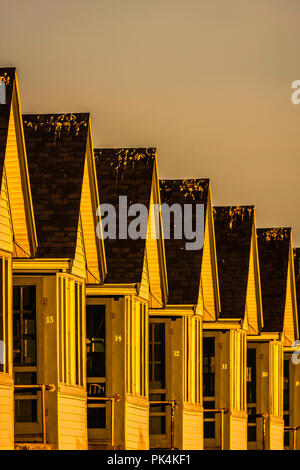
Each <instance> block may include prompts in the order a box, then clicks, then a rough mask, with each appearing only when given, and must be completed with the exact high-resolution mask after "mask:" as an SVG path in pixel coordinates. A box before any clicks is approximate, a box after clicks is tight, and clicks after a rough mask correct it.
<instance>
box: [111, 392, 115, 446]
mask: <svg viewBox="0 0 300 470" xmlns="http://www.w3.org/2000/svg"><path fill="white" fill-rule="evenodd" d="M114 445H115V399H114V398H112V399H111V446H112V447H114Z"/></svg>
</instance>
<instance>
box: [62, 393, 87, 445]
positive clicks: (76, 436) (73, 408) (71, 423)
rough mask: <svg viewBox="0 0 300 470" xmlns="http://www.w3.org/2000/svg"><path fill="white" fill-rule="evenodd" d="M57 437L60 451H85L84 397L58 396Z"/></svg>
mask: <svg viewBox="0 0 300 470" xmlns="http://www.w3.org/2000/svg"><path fill="white" fill-rule="evenodd" d="M58 436H59V437H58V439H59V442H58V447H59V449H61V450H80V449H83V450H84V449H87V406H86V398H85V397H78V396H72V395H65V394H61V393H59V394H58Z"/></svg>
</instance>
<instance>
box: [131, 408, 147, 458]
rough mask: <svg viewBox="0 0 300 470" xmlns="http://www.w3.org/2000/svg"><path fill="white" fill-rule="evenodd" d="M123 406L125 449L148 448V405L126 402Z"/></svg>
mask: <svg viewBox="0 0 300 470" xmlns="http://www.w3.org/2000/svg"><path fill="white" fill-rule="evenodd" d="M125 406H126V410H125V417H126V419H125V449H126V450H141V449H149V408H148V406H142V405H138V404H134V403H128V402H127V403H126V405H125Z"/></svg>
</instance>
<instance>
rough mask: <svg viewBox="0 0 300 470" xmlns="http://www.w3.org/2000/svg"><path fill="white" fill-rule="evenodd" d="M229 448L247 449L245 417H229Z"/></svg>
mask: <svg viewBox="0 0 300 470" xmlns="http://www.w3.org/2000/svg"><path fill="white" fill-rule="evenodd" d="M230 440H231V442H230V449H231V450H247V418H246V417H245V418H236V417H234V416H231V417H230Z"/></svg>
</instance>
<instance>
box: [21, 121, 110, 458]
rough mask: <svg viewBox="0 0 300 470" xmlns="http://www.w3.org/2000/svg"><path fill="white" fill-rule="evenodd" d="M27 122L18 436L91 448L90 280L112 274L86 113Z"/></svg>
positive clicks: (34, 444)
mask: <svg viewBox="0 0 300 470" xmlns="http://www.w3.org/2000/svg"><path fill="white" fill-rule="evenodd" d="M23 125H24V134H25V142H26V150H27V157H28V168H29V176H30V183H31V191H32V200H33V207H34V214H35V221H36V228H37V239H38V248H37V251H36V254H35V256H34V257H31V258H25V257H24V258H18V259H14V261H13V270H14V289H13V326H14V338H13V340H14V351H13V354H14V358H13V372H14V379H15V441H16V443H18V447H19V448H24V447H25V448H26V447H29V448H39V447H41V448H45V447H50V448H55V449H86V448H87V426H86V413H87V400H86V372H85V371H86V367H85V361H86V352H85V351H86V345H85V283H86V282H87V281H88V282H97V283H99V282H103V280H104V277H105V273H106V265H105V255H104V247H103V243H102V242H101V240H99V239H98V238H97V237H96V226H97V219H96V209H97V207H98V205H99V201H98V191H97V181H96V173H95V165H94V158H93V148H92V140H91V128H90V117H89V115H88V114H63V115H61V114H59V115H26V116H23Z"/></svg>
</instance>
